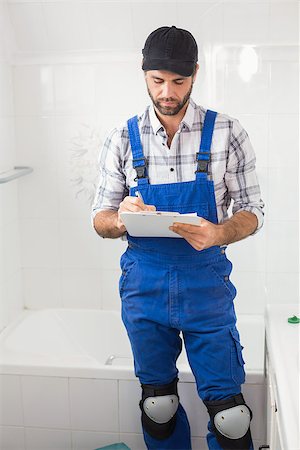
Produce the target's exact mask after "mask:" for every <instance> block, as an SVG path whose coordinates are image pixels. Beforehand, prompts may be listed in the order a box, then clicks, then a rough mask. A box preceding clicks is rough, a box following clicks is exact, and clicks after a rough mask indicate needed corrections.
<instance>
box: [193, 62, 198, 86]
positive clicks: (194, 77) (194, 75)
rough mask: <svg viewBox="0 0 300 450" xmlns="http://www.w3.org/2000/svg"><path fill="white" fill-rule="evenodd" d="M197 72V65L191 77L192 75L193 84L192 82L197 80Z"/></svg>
mask: <svg viewBox="0 0 300 450" xmlns="http://www.w3.org/2000/svg"><path fill="white" fill-rule="evenodd" d="M198 70H199V64H198V63H197V64H196V66H195V70H194V73H193V75H192V78H193V82H194V81H195V80H196V78H197V73H198Z"/></svg>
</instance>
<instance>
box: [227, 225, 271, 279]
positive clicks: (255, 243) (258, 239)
mask: <svg viewBox="0 0 300 450" xmlns="http://www.w3.org/2000/svg"><path fill="white" fill-rule="evenodd" d="M265 235H266V228H265V227H263V228H262V229H261V230H260V231H259V232H258V233H257V234H255V235H254V236H250V237H249V238H248V239H245V240H242V241H239V242H235V243H234V244H230V245H229V246H228V248H227V255H228V257H229V259H230V260H231V261H232V262H233V266H234V267H236V268H238V270H240V271H250V272H256V271H259V272H260V271H261V272H264V271H265V269H266V238H265Z"/></svg>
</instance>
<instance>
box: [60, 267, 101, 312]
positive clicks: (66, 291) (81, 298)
mask: <svg viewBox="0 0 300 450" xmlns="http://www.w3.org/2000/svg"><path fill="white" fill-rule="evenodd" d="M61 277H62V305H63V307H64V308H85V309H88V308H92V309H94V308H95V309H100V308H101V305H102V278H101V271H100V270H99V269H98V270H96V269H62V272H61Z"/></svg>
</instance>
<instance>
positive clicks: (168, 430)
mask: <svg viewBox="0 0 300 450" xmlns="http://www.w3.org/2000/svg"><path fill="white" fill-rule="evenodd" d="M177 383H178V378H175V379H174V380H173V381H172V382H171V383H169V384H164V385H160V386H153V385H151V384H141V387H142V389H143V392H142V400H141V401H140V408H141V411H142V425H143V428H144V430H145V431H146V432H147V433H148V434H150V436H152V437H154V438H155V439H166V438H168V437H169V436H171V434H172V433H173V431H174V429H175V425H176V414H175V415H174V416H173V417H172V418H171V419H170V420H169V421H168V422H165V423H157V422H155V421H154V420H152V419H151V418H150V417H148V416H147V414H146V413H145V411H144V401H145V400H146V399H147V398H148V397H158V396H162V395H172V394H173V395H176V396H177V397H178V392H177ZM178 401H179V397H178Z"/></svg>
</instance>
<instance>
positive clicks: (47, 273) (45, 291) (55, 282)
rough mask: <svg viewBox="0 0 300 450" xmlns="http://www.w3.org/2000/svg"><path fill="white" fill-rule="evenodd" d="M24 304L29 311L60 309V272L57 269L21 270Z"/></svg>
mask: <svg viewBox="0 0 300 450" xmlns="http://www.w3.org/2000/svg"><path fill="white" fill-rule="evenodd" d="M23 292H24V303H25V306H26V307H27V308H29V309H42V308H61V307H62V289H61V271H60V269H58V268H44V269H42V268H39V267H37V268H32V269H30V268H24V269H23Z"/></svg>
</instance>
